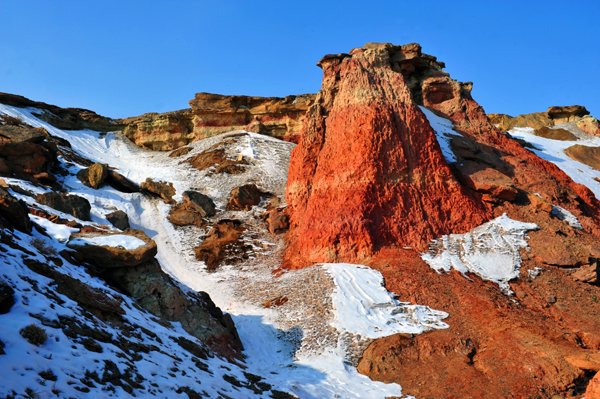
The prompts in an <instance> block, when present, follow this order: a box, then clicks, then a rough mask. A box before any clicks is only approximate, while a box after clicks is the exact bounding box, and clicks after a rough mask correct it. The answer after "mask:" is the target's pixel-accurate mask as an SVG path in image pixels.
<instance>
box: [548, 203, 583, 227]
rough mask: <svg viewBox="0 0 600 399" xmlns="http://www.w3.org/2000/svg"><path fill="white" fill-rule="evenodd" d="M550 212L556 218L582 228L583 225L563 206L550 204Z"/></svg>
mask: <svg viewBox="0 0 600 399" xmlns="http://www.w3.org/2000/svg"><path fill="white" fill-rule="evenodd" d="M552 214H553V215H554V216H556V217H557V218H558V219H560V220H563V221H565V222H567V224H568V225H569V226H571V227H573V228H574V229H577V230H583V226H582V225H581V223H579V220H577V217H576V216H575V215H573V214H572V213H571V212H569V211H567V210H566V209H565V208H561V207H560V206H556V205H552Z"/></svg>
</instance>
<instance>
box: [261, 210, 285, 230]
mask: <svg viewBox="0 0 600 399" xmlns="http://www.w3.org/2000/svg"><path fill="white" fill-rule="evenodd" d="M267 223H268V224H269V232H271V234H281V233H283V232H285V231H286V230H287V229H288V228H289V227H290V222H289V218H288V216H287V215H286V214H285V213H284V212H283V211H281V210H279V209H273V210H271V211H269V213H268V216H267Z"/></svg>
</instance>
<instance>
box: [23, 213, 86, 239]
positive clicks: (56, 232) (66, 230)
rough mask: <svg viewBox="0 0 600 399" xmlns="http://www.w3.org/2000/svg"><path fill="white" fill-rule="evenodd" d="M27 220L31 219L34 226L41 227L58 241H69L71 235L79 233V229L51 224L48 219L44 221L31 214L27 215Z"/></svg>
mask: <svg viewBox="0 0 600 399" xmlns="http://www.w3.org/2000/svg"><path fill="white" fill-rule="evenodd" d="M29 219H31V220H32V221H33V222H34V223H35V224H38V225H40V226H42V227H43V228H44V229H45V230H46V233H48V234H49V235H50V236H51V237H52V238H54V239H56V240H58V241H66V240H68V239H69V237H70V236H71V234H72V233H77V232H78V231H79V229H76V228H73V227H69V226H67V225H64V224H56V223H52V222H51V221H49V220H48V219H44V218H42V217H39V216H35V215H32V214H29Z"/></svg>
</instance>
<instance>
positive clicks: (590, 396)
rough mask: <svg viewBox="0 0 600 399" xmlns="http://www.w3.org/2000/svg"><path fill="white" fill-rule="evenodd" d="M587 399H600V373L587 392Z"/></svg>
mask: <svg viewBox="0 0 600 399" xmlns="http://www.w3.org/2000/svg"><path fill="white" fill-rule="evenodd" d="M584 397H585V399H600V372H599V373H596V375H594V377H593V378H592V379H591V380H590V382H589V383H588V386H587V389H586V390H585V395H584Z"/></svg>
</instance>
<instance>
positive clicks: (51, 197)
mask: <svg viewBox="0 0 600 399" xmlns="http://www.w3.org/2000/svg"><path fill="white" fill-rule="evenodd" d="M36 201H37V202H38V203H39V204H41V205H46V206H49V207H50V208H53V209H56V210H57V211H60V212H64V213H67V214H69V215H72V216H75V217H76V218H78V219H81V220H86V221H90V220H92V219H91V217H90V211H91V209H92V207H91V205H90V203H89V201H88V200H87V199H85V198H83V197H80V196H78V195H69V194H64V193H44V194H40V195H38V196H37V198H36Z"/></svg>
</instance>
